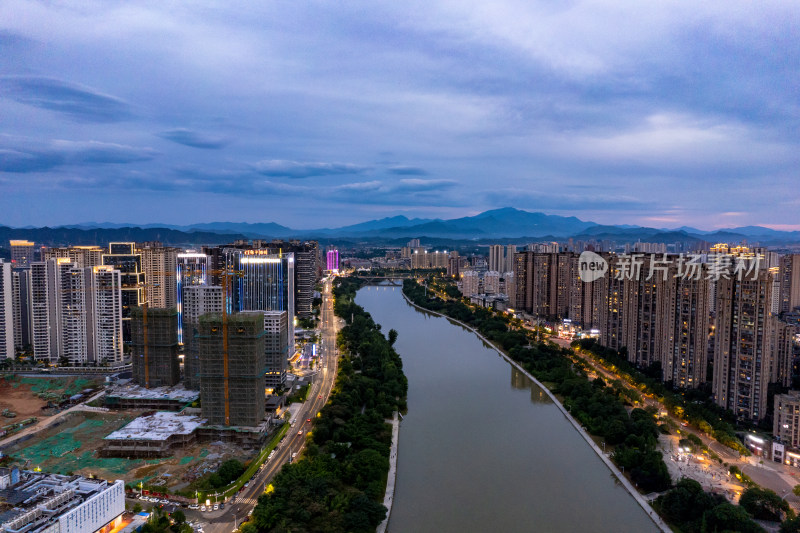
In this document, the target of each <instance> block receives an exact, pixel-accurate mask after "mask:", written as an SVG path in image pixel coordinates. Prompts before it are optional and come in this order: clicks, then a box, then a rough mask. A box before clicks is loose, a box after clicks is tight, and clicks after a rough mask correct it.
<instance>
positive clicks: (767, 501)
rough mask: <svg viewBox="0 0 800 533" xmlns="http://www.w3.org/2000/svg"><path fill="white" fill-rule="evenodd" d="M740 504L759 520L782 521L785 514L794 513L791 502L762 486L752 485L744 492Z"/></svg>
mask: <svg viewBox="0 0 800 533" xmlns="http://www.w3.org/2000/svg"><path fill="white" fill-rule="evenodd" d="M739 505H741V506H742V508H744V510H745V511H747V512H748V513H750V514H751V515H753V516H754V517H755V518H758V519H759V520H772V521H775V522H778V521H780V520H781V519H782V518H783V517H784V516H787V517H788V516H791V515H790V513H791V514H792V515H793V514H794V513H793V512H792V510H791V508H790V507H789V504H788V503H787V502H786V501H785V500H783V499H782V498H781V497H780V496H778V495H777V494H776V493H775V492H774V491H771V490H769V489H762V488H760V487H750V488H749V489H747V490H745V491H744V492H743V493H742V497H741V498H740V499H739Z"/></svg>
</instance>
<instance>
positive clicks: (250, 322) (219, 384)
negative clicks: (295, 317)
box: [193, 311, 266, 427]
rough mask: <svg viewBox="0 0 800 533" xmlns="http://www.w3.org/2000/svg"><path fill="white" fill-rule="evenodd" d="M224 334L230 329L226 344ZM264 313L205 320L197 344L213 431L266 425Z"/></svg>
mask: <svg viewBox="0 0 800 533" xmlns="http://www.w3.org/2000/svg"><path fill="white" fill-rule="evenodd" d="M224 329H227V342H225V335H224V331H223V330H224ZM264 336H265V332H264V312H263V311H247V312H242V313H235V314H232V315H229V316H228V317H227V328H225V326H224V324H223V315H222V314H218V313H212V314H206V315H203V316H201V317H200V319H199V321H198V334H197V336H195V338H194V339H193V340H194V343H196V345H197V349H198V353H199V356H200V399H201V407H202V413H203V415H202V416H203V418H205V419H207V420H208V424H209V425H212V426H249V427H255V426H259V425H261V424H262V421H263V420H264V415H265V411H264V383H265V380H264V374H265V371H266V364H265V359H264Z"/></svg>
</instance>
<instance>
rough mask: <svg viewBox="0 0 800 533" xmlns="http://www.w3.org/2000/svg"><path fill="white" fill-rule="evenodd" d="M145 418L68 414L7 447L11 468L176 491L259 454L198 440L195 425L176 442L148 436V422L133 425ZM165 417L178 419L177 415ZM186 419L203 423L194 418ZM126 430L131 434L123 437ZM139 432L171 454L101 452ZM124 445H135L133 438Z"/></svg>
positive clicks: (130, 413)
mask: <svg viewBox="0 0 800 533" xmlns="http://www.w3.org/2000/svg"><path fill="white" fill-rule="evenodd" d="M141 414H142V413H141V411H136V412H134V411H111V412H98V411H74V412H70V413H67V414H66V415H65V416H63V419H61V420H59V421H58V422H57V423H55V424H53V425H51V426H49V427H47V428H45V429H43V430H41V431H39V432H37V433H35V434H33V435H31V436H30V437H27V438H25V439H21V440H20V441H18V442H14V443H13V444H12V445H11V446H8V447H6V448H4V449H3V453H4V454H5V455H8V456H10V457H11V461H12V464H14V465H17V466H20V467H22V468H28V469H37V468H40V469H41V470H43V471H45V472H52V473H58V474H79V475H83V476H87V477H88V476H91V475H94V476H97V477H100V478H105V479H123V480H125V482H126V483H127V484H139V483H143V484H144V485H147V486H150V487H161V488H164V489H167V490H169V491H173V492H174V491H177V490H180V489H184V488H186V487H188V486H189V485H190V484H191V483H192V482H194V481H197V480H198V479H200V478H202V477H203V476H205V475H207V474H210V473H214V472H216V470H217V469H218V468H219V466H220V465H221V464H222V462H224V461H226V460H228V459H237V460H239V461H241V462H243V463H244V462H246V461H248V460H250V459H252V457H254V456H255V454H256V453H257V450H253V451H244V450H242V448H241V446H239V445H238V444H234V443H229V442H222V441H211V442H200V441H199V439H196V438H194V437H189V436H188V435H189V434H191V433H194V434H195V435H199V434H198V433H197V431H196V428H193V427H192V424H191V423H189V424H186V425H185V426H186V427H184V430H183V435H184V436H183V437H177V440H175V439H174V438H171V437H170V436H169V435H168V434H167V433H160V435H152V434H149V433H148V432H149V430H150V429H153V426H152V424H151V425H149V426H148V425H147V422H146V421H145V422H142V423H140V424H139V425H138V426H137V425H134V426H129V424H131V423H132V422H134V420H135V419H137V417H139V416H140V415H141ZM158 414H159V415H161V413H158ZM164 414H165V415H170V416H179V415H177V413H164ZM182 418H186V419H187V420H193V421H194V422H195V423H197V422H199V419H197V418H196V417H182ZM198 426H199V424H198ZM126 427H127V428H129V429H130V430H131V431H130V432H128V433H125V431H126ZM172 427H173V429H175V428H176V427H177V426H176V425H175V424H173V426H172ZM187 429H188V431H187ZM137 430H138V431H139V434H140V435H144V436H146V437H148V440H150V441H151V442H158V441H159V439H161V440H162V441H163V445H164V446H165V448H169V450H168V453H167V454H166V455H165V456H164V457H160V458H158V457H154V456H153V455H154V454H151V455H150V456H149V457H147V453H140V452H141V451H142V450H141V449H138V450H133V451H134V452H135V453H131V455H130V456H126V457H108V456H107V455H108V454H107V453H105V452H104V451H103V450H104V448H105V447H106V446H108V445H109V442H111V443H114V442H115V439H114V438H112V439H107V438H106V437H110V436H114V437H119V436H120V435H124V436H126V435H128V434H130V435H134V436H135V433H134V432H135V431H137ZM149 437H153V438H149ZM123 440H126V439H123ZM116 442H117V443H119V441H116ZM139 444H140V445H141V442H140V443H139ZM176 444H179V445H176ZM123 445H124V446H133V447H135V445H134V444H133V443H132V441H130V440H129V441H128V442H126V443H123ZM151 451H152V450H151Z"/></svg>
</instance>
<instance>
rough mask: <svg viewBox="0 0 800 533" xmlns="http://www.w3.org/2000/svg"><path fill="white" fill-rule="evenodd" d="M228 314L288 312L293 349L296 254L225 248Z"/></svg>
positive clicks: (289, 333) (288, 325) (290, 339)
mask: <svg viewBox="0 0 800 533" xmlns="http://www.w3.org/2000/svg"><path fill="white" fill-rule="evenodd" d="M225 255H226V262H227V264H228V269H229V270H230V271H232V272H235V273H236V275H232V276H231V279H230V281H229V284H228V291H229V293H228V294H229V299H228V311H229V312H240V311H286V312H287V313H288V317H287V326H286V329H287V333H288V338H289V345H290V346H294V317H295V309H294V298H293V295H294V279H295V278H294V268H295V263H294V254H292V253H288V254H273V253H269V251H268V250H239V249H233V248H226V250H225Z"/></svg>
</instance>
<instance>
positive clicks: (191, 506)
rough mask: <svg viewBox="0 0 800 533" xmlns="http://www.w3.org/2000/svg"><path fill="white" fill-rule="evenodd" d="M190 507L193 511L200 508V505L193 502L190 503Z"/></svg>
mask: <svg viewBox="0 0 800 533" xmlns="http://www.w3.org/2000/svg"><path fill="white" fill-rule="evenodd" d="M189 509H191V510H193V511H196V510H197V509H200V506H199V505H197V504H196V503H193V504H191V505H189Z"/></svg>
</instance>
